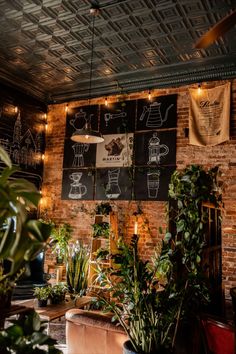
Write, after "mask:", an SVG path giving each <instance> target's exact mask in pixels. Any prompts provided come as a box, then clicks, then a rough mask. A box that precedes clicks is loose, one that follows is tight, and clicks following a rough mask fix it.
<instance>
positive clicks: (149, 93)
mask: <svg viewBox="0 0 236 354" xmlns="http://www.w3.org/2000/svg"><path fill="white" fill-rule="evenodd" d="M151 98H152V95H151V91H150V90H149V91H148V99H149V101H151Z"/></svg>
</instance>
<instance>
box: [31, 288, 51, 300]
mask: <svg viewBox="0 0 236 354" xmlns="http://www.w3.org/2000/svg"><path fill="white" fill-rule="evenodd" d="M50 294H51V286H38V287H35V288H34V296H35V297H36V298H37V299H39V300H47V299H48V298H49V296H50Z"/></svg>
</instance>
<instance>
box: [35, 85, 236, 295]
mask: <svg viewBox="0 0 236 354" xmlns="http://www.w3.org/2000/svg"><path fill="white" fill-rule="evenodd" d="M222 83H224V82H223V81H221V82H211V83H205V84H204V83H203V86H206V87H214V86H215V85H219V84H222ZM191 87H193V85H192V86H191ZM188 88H189V87H188V86H184V87H180V88H173V89H168V90H156V91H155V92H153V95H166V94H173V93H177V94H178V99H177V169H183V168H184V167H185V166H186V165H189V164H200V165H203V166H204V167H205V168H210V167H214V166H216V165H217V166H219V168H220V171H221V173H222V175H221V177H220V178H221V180H222V182H223V201H224V205H225V208H224V211H223V213H222V214H223V215H222V218H223V224H222V225H223V229H222V247H223V280H224V285H225V289H226V293H227V294H228V289H229V288H230V287H231V286H236V272H235V265H236V220H235V216H236V202H235V201H236V113H235V108H236V80H233V81H232V99H231V134H230V140H229V141H228V142H226V143H223V144H221V145H217V146H214V147H198V146H191V145H189V143H188V138H187V137H186V136H185V135H186V134H185V129H186V128H188V109H189V93H188ZM129 97H130V98H132V99H134V98H143V97H147V92H141V93H139V94H133V95H129ZM116 99H117V98H116V97H113V98H112V97H110V98H109V100H111V101H112V100H116ZM92 103H104V98H102V99H97V100H93V102H92ZM86 104H87V101H78V102H73V103H72V102H71V103H69V107H73V106H79V105H81V106H83V105H86ZM65 107H66V104H60V105H52V106H50V107H49V115H48V131H47V147H46V156H45V174H44V186H43V196H44V198H43V202H42V205H41V210H42V212H45V210H46V209H47V215H48V217H50V218H52V219H53V220H55V221H56V222H58V223H60V222H69V223H70V224H71V225H72V226H73V227H74V234H73V236H74V237H75V238H79V239H82V240H83V241H84V242H86V243H90V242H91V224H92V223H93V222H94V221H93V215H92V214H93V212H94V209H95V206H96V203H97V202H96V201H94V202H93V201H88V202H87V201H75V200H70V201H66V200H61V185H62V164H63V149H64V135H65V121H66V113H65ZM140 204H141V208H142V210H143V212H144V215H143V220H141V218H140V220H139V234H140V236H141V237H140V247H141V252H142V255H143V257H145V258H149V257H150V256H151V255H152V254H153V251H154V248H155V246H156V245H157V243H158V240H159V239H160V238H161V235H160V234H159V226H161V227H163V229H164V230H165V227H166V218H165V210H166V203H165V202H150V201H148V202H141V203H140ZM112 205H113V208H114V210H117V212H118V216H119V229H120V233H121V234H122V235H123V236H124V237H125V238H126V239H128V238H129V237H130V235H131V234H132V233H133V225H134V217H133V216H132V214H133V212H134V211H137V205H138V203H137V202H135V201H132V202H128V201H113V202H112ZM145 221H148V226H149V227H147V225H146V224H145ZM148 229H149V230H150V231H151V232H150V231H148Z"/></svg>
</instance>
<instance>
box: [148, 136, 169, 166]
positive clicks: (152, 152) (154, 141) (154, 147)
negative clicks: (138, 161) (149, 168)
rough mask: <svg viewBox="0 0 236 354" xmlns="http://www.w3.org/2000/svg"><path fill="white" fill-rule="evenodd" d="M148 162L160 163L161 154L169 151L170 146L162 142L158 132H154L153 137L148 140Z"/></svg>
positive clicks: (163, 154)
mask: <svg viewBox="0 0 236 354" xmlns="http://www.w3.org/2000/svg"><path fill="white" fill-rule="evenodd" d="M148 153H149V154H148V164H151V163H157V164H159V163H160V159H161V156H165V155H167V154H168V153H169V148H168V146H167V145H165V144H160V139H159V138H158V136H157V133H153V135H152V138H151V139H149V142H148Z"/></svg>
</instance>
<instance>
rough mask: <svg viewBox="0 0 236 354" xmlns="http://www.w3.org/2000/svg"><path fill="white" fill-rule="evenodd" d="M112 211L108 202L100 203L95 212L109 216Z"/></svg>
mask: <svg viewBox="0 0 236 354" xmlns="http://www.w3.org/2000/svg"><path fill="white" fill-rule="evenodd" d="M111 211H112V207H111V205H110V203H108V202H105V203H100V204H98V205H97V206H96V209H95V213H96V214H97V215H105V216H107V215H109V214H110V212H111Z"/></svg>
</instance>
